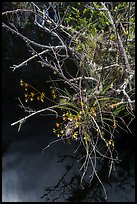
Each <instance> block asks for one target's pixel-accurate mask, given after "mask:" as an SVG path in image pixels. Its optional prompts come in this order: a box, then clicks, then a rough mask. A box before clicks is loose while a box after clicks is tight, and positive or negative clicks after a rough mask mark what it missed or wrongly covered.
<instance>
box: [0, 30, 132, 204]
mask: <svg viewBox="0 0 137 204" xmlns="http://www.w3.org/2000/svg"><path fill="white" fill-rule="evenodd" d="M5 34H6V36H5ZM9 36H10V35H9V34H8V33H7V32H4V37H3V39H4V40H3V78H2V79H3V100H2V103H3V106H2V109H3V111H2V112H3V123H2V126H3V131H2V138H3V162H2V167H3V172H2V201H3V202H46V201H55V202H56V201H60V202H62V201H65V202H71V201H72V202H85V201H87V202H104V201H105V200H104V193H103V191H102V188H101V187H100V184H99V183H98V182H94V183H93V185H92V186H91V188H89V186H88V184H87V185H85V189H84V190H82V189H81V188H80V186H79V180H80V172H79V170H78V169H79V164H77V163H74V165H73V167H72V164H73V161H75V160H73V155H74V150H75V146H73V145H71V144H64V143H63V142H58V143H56V144H53V145H52V146H50V148H48V149H47V150H46V151H45V152H44V154H42V153H41V151H42V149H43V148H44V147H45V146H47V145H48V144H49V142H51V141H53V140H55V139H56V138H55V136H54V135H52V134H51V131H52V128H53V125H54V123H55V119H54V118H52V117H49V116H46V117H44V116H41V117H40V116H37V117H34V118H32V119H29V120H28V121H26V123H25V124H23V126H22V128H21V131H20V132H17V129H18V126H14V127H11V126H10V124H11V123H12V122H14V121H16V120H18V119H19V118H21V117H22V115H24V113H23V110H21V109H20V108H19V107H18V101H17V97H18V96H21V90H20V88H19V79H20V78H23V79H26V80H29V82H31V81H33V83H34V82H35V83H36V85H39V84H43V85H42V86H43V87H44V88H45V89H48V86H47V85H45V81H46V79H47V78H48V75H49V73H48V74H47V72H46V71H45V70H40V69H39V65H38V64H35V63H34V62H32V63H30V64H29V66H26V67H25V68H23V69H22V70H21V71H17V72H15V73H13V72H12V71H11V70H10V68H9V67H10V66H11V65H13V64H18V63H20V62H22V60H23V59H26V57H27V55H28V53H27V51H26V48H24V47H23V46H19V45H21V43H22V41H17V40H15V39H14V37H13V38H10V37H9ZM14 41H15V42H16V43H13V42H14ZM18 46H19V47H18ZM13 47H14V49H12V48H13ZM19 48H20V49H19ZM24 53H25V54H24ZM15 56H16V57H15ZM32 70H33V71H32ZM47 92H48V90H47ZM133 129H134V127H133ZM134 150H135V134H132V135H126V134H125V133H122V135H121V137H120V138H119V140H118V152H119V158H120V159H121V160H122V162H120V163H119V164H118V165H117V166H116V171H115V172H113V173H112V176H111V177H110V178H109V179H107V177H106V176H105V175H106V167H104V168H103V169H102V178H101V179H102V180H103V183H104V186H105V188H106V191H107V194H108V200H107V201H106V202H135V153H134ZM71 167H72V168H71ZM66 172H68V173H67V174H66ZM65 174H66V176H64V177H63V178H62V176H63V175H65ZM45 187H53V189H52V190H51V189H50V190H51V191H45V190H47V188H45ZM48 192H50V193H49V194H48V196H47V197H46V196H44V197H43V198H42V195H44V193H48ZM56 198H58V199H56ZM48 199H49V200H48ZM54 199H55V200H54Z"/></svg>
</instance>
